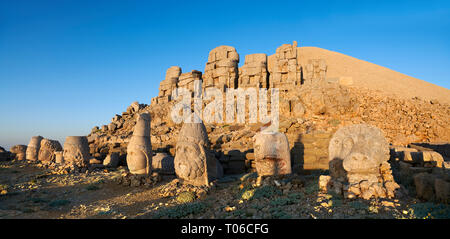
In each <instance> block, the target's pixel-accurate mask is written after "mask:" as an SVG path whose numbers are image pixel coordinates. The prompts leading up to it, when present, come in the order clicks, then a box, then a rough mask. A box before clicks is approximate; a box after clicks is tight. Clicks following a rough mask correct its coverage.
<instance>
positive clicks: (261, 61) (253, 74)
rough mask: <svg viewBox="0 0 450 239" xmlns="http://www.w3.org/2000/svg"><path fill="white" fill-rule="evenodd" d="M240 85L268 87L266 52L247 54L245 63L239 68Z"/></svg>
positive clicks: (242, 86)
mask: <svg viewBox="0 0 450 239" xmlns="http://www.w3.org/2000/svg"><path fill="white" fill-rule="evenodd" d="M239 87H241V88H248V87H256V88H267V87H268V74H267V55H266V54H251V55H247V56H245V62H244V65H243V66H242V67H241V68H239Z"/></svg>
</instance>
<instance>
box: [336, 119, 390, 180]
mask: <svg viewBox="0 0 450 239" xmlns="http://www.w3.org/2000/svg"><path fill="white" fill-rule="evenodd" d="M329 159H330V161H333V160H338V161H342V167H343V168H344V169H345V171H347V172H349V173H372V172H378V169H379V166H380V165H381V164H382V163H383V162H385V161H387V160H388V159H389V147H388V143H387V141H386V139H385V137H384V135H383V132H382V131H381V130H380V129H378V128H376V127H373V126H370V125H366V124H357V125H350V126H346V127H342V128H340V129H339V130H338V131H337V132H336V133H335V134H334V136H333V138H332V139H331V140H330V145H329Z"/></svg>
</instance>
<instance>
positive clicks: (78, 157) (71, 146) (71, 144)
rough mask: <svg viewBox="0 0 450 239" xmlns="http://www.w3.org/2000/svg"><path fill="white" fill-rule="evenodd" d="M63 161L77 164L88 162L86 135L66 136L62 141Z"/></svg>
mask: <svg viewBox="0 0 450 239" xmlns="http://www.w3.org/2000/svg"><path fill="white" fill-rule="evenodd" d="M63 157H64V161H65V162H67V163H70V164H76V165H78V166H86V165H88V164H89V159H90V158H91V157H90V154H89V144H88V140H87V137H86V136H67V137H66V141H65V142H64V152H63Z"/></svg>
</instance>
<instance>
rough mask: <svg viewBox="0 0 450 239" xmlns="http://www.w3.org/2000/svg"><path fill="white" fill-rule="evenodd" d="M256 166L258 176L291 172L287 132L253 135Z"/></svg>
mask: <svg viewBox="0 0 450 239" xmlns="http://www.w3.org/2000/svg"><path fill="white" fill-rule="evenodd" d="M253 147H254V150H255V167H256V172H257V173H258V176H270V175H283V174H290V173H291V172H292V168H291V155H290V153H289V142H288V139H287V137H286V135H285V134H283V133H279V132H264V131H263V132H260V133H258V134H256V135H255V136H254V137H253Z"/></svg>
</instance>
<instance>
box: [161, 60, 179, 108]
mask: <svg viewBox="0 0 450 239" xmlns="http://www.w3.org/2000/svg"><path fill="white" fill-rule="evenodd" d="M180 75H181V67H179V66H171V67H170V68H169V69H167V72H166V78H165V79H164V80H163V81H161V83H160V84H159V95H158V103H165V102H168V101H171V100H172V92H173V90H174V89H176V88H177V84H178V78H179V77H180Z"/></svg>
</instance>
